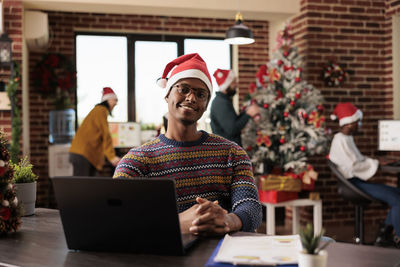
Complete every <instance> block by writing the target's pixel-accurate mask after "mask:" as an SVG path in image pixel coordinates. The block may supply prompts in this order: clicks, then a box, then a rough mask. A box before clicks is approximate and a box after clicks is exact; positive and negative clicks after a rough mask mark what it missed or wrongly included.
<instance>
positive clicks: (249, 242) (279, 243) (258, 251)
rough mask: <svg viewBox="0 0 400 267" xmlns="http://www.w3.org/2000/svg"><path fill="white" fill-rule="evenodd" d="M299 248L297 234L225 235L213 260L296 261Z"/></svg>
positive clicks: (248, 263)
mask: <svg viewBox="0 0 400 267" xmlns="http://www.w3.org/2000/svg"><path fill="white" fill-rule="evenodd" d="M300 250H301V243H300V237H299V235H280V236H277V235H275V236H264V235H263V236H230V235H228V234H227V235H225V237H224V241H222V244H221V247H220V249H219V251H218V254H217V256H216V257H215V258H214V261H217V262H227V263H232V264H244V265H276V264H293V263H297V253H298V252H299V251H300Z"/></svg>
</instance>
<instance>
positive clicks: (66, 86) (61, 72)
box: [35, 53, 76, 110]
mask: <svg viewBox="0 0 400 267" xmlns="http://www.w3.org/2000/svg"><path fill="white" fill-rule="evenodd" d="M35 86H36V88H37V89H38V90H39V92H40V93H41V94H42V95H44V96H46V97H47V98H48V99H50V100H51V101H52V102H53V104H54V106H55V108H56V109H57V110H63V109H66V108H70V107H72V104H71V100H70V94H71V93H72V92H73V91H74V90H75V88H76V72H75V66H74V65H73V64H72V62H71V61H70V60H69V59H68V58H67V57H66V56H64V55H61V54H56V53H49V54H45V55H44V56H43V58H42V59H41V60H40V61H39V62H38V64H37V65H36V79H35Z"/></svg>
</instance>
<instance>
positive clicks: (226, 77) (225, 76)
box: [214, 69, 236, 91]
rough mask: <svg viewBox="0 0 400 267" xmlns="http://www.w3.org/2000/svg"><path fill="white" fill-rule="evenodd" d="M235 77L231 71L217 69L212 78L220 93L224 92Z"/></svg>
mask: <svg viewBox="0 0 400 267" xmlns="http://www.w3.org/2000/svg"><path fill="white" fill-rule="evenodd" d="M235 77H236V76H235V73H234V72H233V71H232V70H221V69H217V70H216V71H215V72H214V78H215V80H216V81H217V84H218V86H219V89H220V90H221V91H224V90H226V89H227V88H228V87H229V85H231V83H232V82H233V80H234V79H235Z"/></svg>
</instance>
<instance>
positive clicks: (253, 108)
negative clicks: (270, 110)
mask: <svg viewBox="0 0 400 267" xmlns="http://www.w3.org/2000/svg"><path fill="white" fill-rule="evenodd" d="M246 114H247V115H249V116H250V117H252V118H253V117H254V116H256V115H257V114H260V107H259V106H258V105H257V104H256V103H253V104H251V105H250V106H249V107H248V108H247V109H246Z"/></svg>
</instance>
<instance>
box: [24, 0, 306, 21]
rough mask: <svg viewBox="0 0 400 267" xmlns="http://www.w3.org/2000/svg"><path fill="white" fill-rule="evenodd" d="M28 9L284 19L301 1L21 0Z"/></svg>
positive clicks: (295, 9) (298, 6)
mask: <svg viewBox="0 0 400 267" xmlns="http://www.w3.org/2000/svg"><path fill="white" fill-rule="evenodd" d="M22 3H23V5H24V7H25V9H37V10H52V11H67V12H88V13H115V14H142V15H161V16H180V17H207V18H223V19H234V17H235V14H236V12H237V11H238V10H239V11H241V13H242V15H243V18H244V20H246V19H247V20H267V21H283V20H286V19H287V18H289V17H291V16H293V15H295V14H298V13H299V12H300V0H245V1H244V0H242V1H240V0H237V1H236V0H22Z"/></svg>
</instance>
